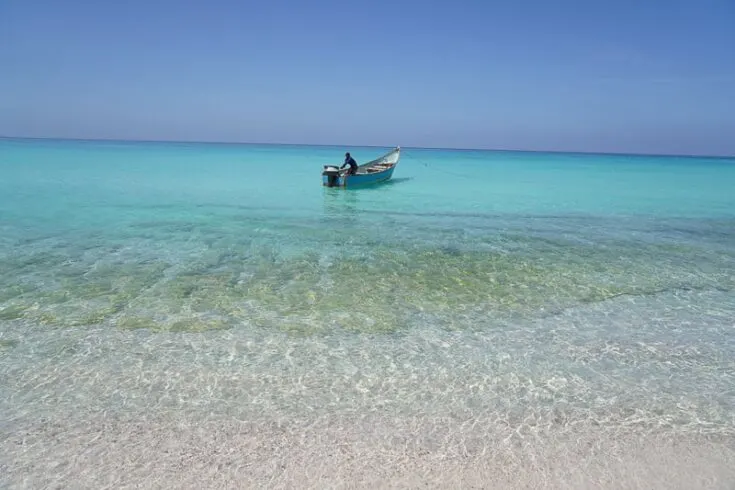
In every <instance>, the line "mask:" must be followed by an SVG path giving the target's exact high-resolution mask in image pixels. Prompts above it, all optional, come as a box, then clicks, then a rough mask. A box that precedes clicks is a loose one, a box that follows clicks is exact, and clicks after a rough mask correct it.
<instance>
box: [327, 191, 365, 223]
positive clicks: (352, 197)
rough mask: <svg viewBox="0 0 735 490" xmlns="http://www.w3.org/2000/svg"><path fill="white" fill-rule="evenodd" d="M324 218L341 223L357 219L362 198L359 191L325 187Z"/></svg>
mask: <svg viewBox="0 0 735 490" xmlns="http://www.w3.org/2000/svg"><path fill="white" fill-rule="evenodd" d="M323 194H324V218H325V219H328V220H330V221H333V222H334V221H338V222H341V223H346V222H352V221H355V220H356V219H357V215H358V212H359V209H358V208H359V204H360V200H359V197H358V193H357V192H343V191H340V190H339V189H335V188H328V187H325V188H324V192H323Z"/></svg>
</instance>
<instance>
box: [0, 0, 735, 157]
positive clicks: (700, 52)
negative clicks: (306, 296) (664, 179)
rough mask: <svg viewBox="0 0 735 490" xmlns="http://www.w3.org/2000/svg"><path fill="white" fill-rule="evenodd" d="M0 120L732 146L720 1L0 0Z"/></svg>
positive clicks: (505, 145)
mask: <svg viewBox="0 0 735 490" xmlns="http://www.w3.org/2000/svg"><path fill="white" fill-rule="evenodd" d="M0 135H3V136H10V137H50V138H80V139H97V138H102V139H135V140H137V139H142V140H177V141H181V140H184V141H228V142H255V143H297V144H338V145H376V146H394V145H400V146H406V147H408V146H422V147H431V148H447V147H448V148H489V149H520V150H536V151H543V150H551V151H583V152H587V151H590V152H622V153H659V154H700V155H735V0H667V1H663V0H662V1H653V0H651V1H644V0H617V1H613V0H609V1H602V0H584V1H569V0H557V1H549V0H514V1H492V0H484V1H469V0H468V1H463V0H456V1H452V2H450V1H443V2H437V1H432V0H423V1H418V0H404V1H401V0H393V1H388V0H371V1H359V2H358V1H350V0H339V1H337V0H335V1H325V0H313V1H311V2H301V1H299V2H297V1H282V0H268V1H250V0H240V1H235V0H207V1H204V0H201V1H193V0H178V1H174V0H126V1H117V2H108V1H100V0H65V1H59V0H0Z"/></svg>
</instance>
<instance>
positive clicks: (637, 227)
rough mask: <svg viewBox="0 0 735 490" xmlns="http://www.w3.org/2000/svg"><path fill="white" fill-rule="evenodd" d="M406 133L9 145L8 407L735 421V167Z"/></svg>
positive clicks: (718, 427)
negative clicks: (365, 184) (457, 146)
mask: <svg viewBox="0 0 735 490" xmlns="http://www.w3.org/2000/svg"><path fill="white" fill-rule="evenodd" d="M391 143H393V142H391ZM396 143H400V142H396ZM388 149H389V148H385V149H380V148H342V147H307V146H257V145H216V144H183V143H182V144H174V143H115V142H74V141H30V140H0V379H2V380H3V381H2V382H0V414H2V415H0V425H1V426H2V427H4V428H5V429H6V430H9V429H11V428H12V427H14V426H16V425H18V424H21V423H27V422H28V421H32V420H35V419H37V418H39V417H44V418H46V419H48V418H51V419H53V418H57V419H74V418H75V417H76V418H80V417H81V418H83V417H89V416H91V415H94V414H102V413H104V414H115V415H116V416H130V417H137V418H144V417H146V416H148V415H149V414H151V413H158V414H160V413H162V412H167V411H170V412H177V413H186V414H187V415H190V416H193V417H196V416H201V417H203V418H204V417H216V416H223V417H228V416H234V417H238V418H240V419H251V420H259V419H269V418H277V417H286V418H288V417H300V416H306V414H312V415H313V414H321V415H322V416H330V415H345V414H356V413H368V412H370V413H379V414H381V413H384V414H393V415H420V414H434V415H437V416H444V415H452V416H455V417H460V418H466V419H472V418H473V417H480V416H485V417H489V416H491V415H492V414H503V416H508V417H509V418H508V420H516V421H518V424H527V423H529V422H528V421H529V420H530V419H532V420H535V421H536V422H534V423H538V424H540V425H541V424H544V423H548V424H552V425H553V424H554V423H557V422H558V420H564V421H566V423H572V422H574V421H589V420H592V419H594V420H595V421H596V423H599V424H600V426H602V427H608V428H611V430H613V429H614V428H615V427H621V426H626V427H634V428H639V430H641V431H648V430H652V428H658V429H662V430H663V429H666V430H672V431H683V432H687V431H689V432H696V433H702V432H711V433H720V434H731V435H732V434H733V433H734V432H735V417H733V413H734V411H735V161H733V160H732V159H714V158H713V159H708V158H692V157H680V158H677V157H644V156H618V155H579V154H550V153H519V152H491V151H445V150H422V149H410V148H407V149H404V153H403V156H402V159H401V161H400V163H399V165H398V168H397V170H396V172H395V174H394V178H393V181H392V182H390V183H388V184H386V185H382V186H380V187H375V188H366V189H359V190H357V189H347V190H344V189H328V188H323V187H322V186H321V180H320V172H321V168H322V165H324V164H327V163H341V161H342V159H343V154H344V152H345V151H351V152H352V154H353V156H354V157H355V158H356V159H357V160H358V163H364V162H366V161H367V160H370V159H373V158H376V157H378V156H380V155H381V154H382V153H383V152H385V151H387V150H388ZM512 417H516V418H515V419H513V418H512ZM529 417H530V419H529ZM559 417H561V419H560V418H559ZM509 423H510V422H509Z"/></svg>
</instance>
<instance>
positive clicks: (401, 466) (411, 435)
mask: <svg viewBox="0 0 735 490" xmlns="http://www.w3.org/2000/svg"><path fill="white" fill-rule="evenodd" d="M583 425H584V426H577V427H569V426H566V427H559V428H550V429H544V428H532V427H525V428H523V429H522V428H521V427H516V428H513V427H509V426H507V425H505V424H503V423H502V422H500V421H499V420H466V421H460V420H454V419H452V418H431V417H411V418H390V417H386V416H383V415H373V416H365V417H363V418H362V419H347V418H335V417H321V418H314V419H302V420H283V421H278V420H271V421H265V420H261V421H257V422H255V421H238V420H234V419H226V420H225V419H217V420H206V419H205V420H193V419H190V418H187V417H186V416H181V418H177V417H176V416H175V415H173V416H169V415H167V416H166V417H165V418H155V417H149V418H147V419H145V420H141V421H134V420H122V419H114V418H108V417H105V416H97V417H93V418H88V419H85V420H82V419H80V421H78V422H72V421H66V422H65V421H59V420H55V421H51V420H45V421H36V422H33V423H25V424H22V423H19V424H17V425H16V426H15V427H13V428H10V430H8V428H7V427H6V429H4V430H3V436H2V439H1V440H0V474H1V475H2V476H0V485H1V486H2V487H3V488H95V489H101V488H580V489H581V488H605V489H607V488H611V489H612V488H626V489H627V488H636V489H638V488H640V489H658V488H660V489H679V488H680V489H699V488H702V489H705V488H706V489H719V488H722V489H725V488H733V486H734V485H735V441H734V440H733V438H732V437H723V436H721V435H720V436H717V437H716V438H714V437H712V438H708V437H705V436H694V435H692V434H685V433H674V432H667V431H650V432H649V433H648V435H644V436H641V435H640V429H637V430H629V429H626V428H624V427H617V428H613V427H594V426H592V425H589V424H583Z"/></svg>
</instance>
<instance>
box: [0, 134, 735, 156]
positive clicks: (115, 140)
mask: <svg viewBox="0 0 735 490" xmlns="http://www.w3.org/2000/svg"><path fill="white" fill-rule="evenodd" d="M0 140H40V141H77V142H102V143H169V144H170V143H189V144H201V145H241V146H305V147H322V148H340V147H341V148H344V147H352V148H380V149H385V148H396V147H400V148H401V149H409V150H444V151H486V152H507V153H553V154H566V155H600V156H602V155H614V156H633V157H678V158H714V159H732V158H735V154H732V155H724V154H697V153H691V154H678V153H631V152H624V151H619V152H609V151H581V150H523V149H518V148H472V147H450V146H438V147H431V146H402V145H387V146H380V145H365V144H359V145H355V144H337V143H329V144H325V143H277V142H248V141H226V140H175V139H170V140H165V139H164V140H159V139H121V138H64V137H53V136H7V135H0Z"/></svg>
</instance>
